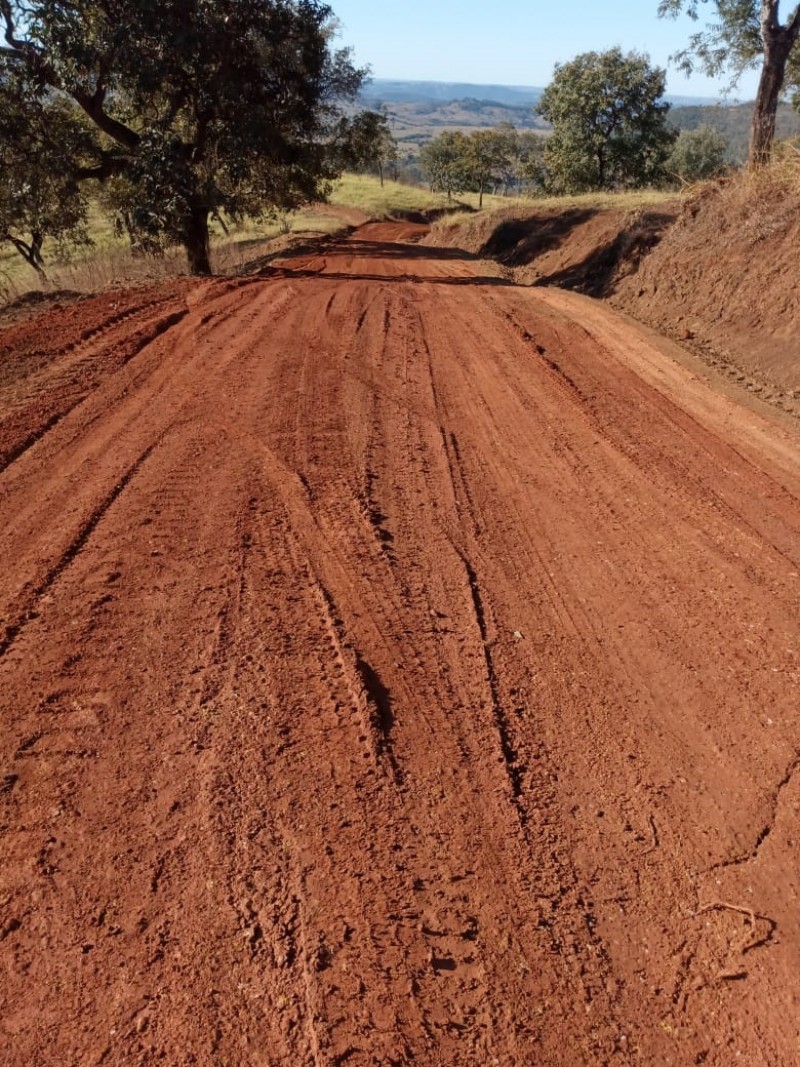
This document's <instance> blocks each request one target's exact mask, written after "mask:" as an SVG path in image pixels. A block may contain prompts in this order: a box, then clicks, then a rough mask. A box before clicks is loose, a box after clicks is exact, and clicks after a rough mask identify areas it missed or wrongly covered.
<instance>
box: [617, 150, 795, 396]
mask: <svg viewBox="0 0 800 1067" xmlns="http://www.w3.org/2000/svg"><path fill="white" fill-rule="evenodd" d="M780 175H781V170H780V168H777V169H776V171H775V172H773V173H772V174H764V175H763V176H761V177H756V178H753V177H752V176H749V177H748V176H745V177H739V178H737V179H735V180H734V181H733V182H729V183H721V184H718V185H714V186H708V187H706V188H704V189H703V190H702V191H701V192H699V193H698V194H697V195H695V196H693V197H691V198H690V199H689V200H688V201H687V203H686V204H685V206H684V209H683V211H682V213H681V215H680V217H679V219H678V220H677V222H676V223H675V225H674V226H673V227H671V229H670V230H669V232H668V233H667V234H666V236H665V237H664V239H663V240H662V241H661V243H660V244H659V245H658V247H657V248H655V249H654V250H653V252H652V253H651V254H650V255H649V256H648V257H647V258H646V259H645V260H644V262H643V263H642V264H641V268H640V270H639V271H638V273H637V274H636V276H635V277H629V278H627V279H624V280H623V281H622V282H621V284H620V285H619V287H618V289H617V292H616V294H615V302H616V303H617V304H618V305H619V306H621V307H623V308H624V309H625V310H627V311H630V312H631V313H633V314H634V315H636V317H637V318H641V319H643V320H645V321H647V322H649V323H650V324H652V325H654V326H656V327H658V328H660V329H662V330H663V331H665V332H667V333H671V334H673V335H675V336H677V337H680V338H684V339H685V340H687V341H691V342H693V343H694V344H696V345H702V346H705V347H706V348H707V349H708V350H709V355H710V358H712V359H714V353H716V354H717V358H716V359H715V362H718V363H720V365H722V366H727V368H728V370H729V372H730V373H731V374H732V375H733V376H734V377H736V378H739V379H740V380H741V381H742V382H743V384H746V385H748V386H749V387H750V388H751V389H753V390H754V391H756V392H759V393H761V394H763V395H764V396H765V398H767V399H774V400H777V401H778V403H782V404H783V406H786V407H796V406H797V405H793V404H792V403H791V401H792V400H793V399H794V400H797V399H800V288H799V287H798V283H797V277H798V275H797V249H798V246H800V193H799V192H797V191H796V190H793V189H792V188H787V187H786V186H784V185H783V184H782V183H781V182H780V180H779V179H780ZM781 393H784V394H786V393H788V396H783V397H781V396H780V395H779V394H781Z"/></svg>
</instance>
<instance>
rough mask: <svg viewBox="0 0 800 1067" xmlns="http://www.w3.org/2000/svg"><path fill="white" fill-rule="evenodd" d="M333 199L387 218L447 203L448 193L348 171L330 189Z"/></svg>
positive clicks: (430, 209)
mask: <svg viewBox="0 0 800 1067" xmlns="http://www.w3.org/2000/svg"><path fill="white" fill-rule="evenodd" d="M330 199H331V203H332V204H334V205H336V204H339V205H341V206H342V207H347V208H353V209H355V210H356V211H361V212H363V213H364V214H365V215H367V216H368V217H369V218H370V219H388V218H391V217H392V215H395V214H397V213H398V212H401V211H436V210H442V209H443V208H446V207H447V197H445V196H441V195H440V194H439V193H431V192H429V191H428V190H427V189H424V188H422V187H420V186H417V185H402V184H401V183H400V182H393V181H388V180H387V181H385V182H384V184H383V185H381V183H380V180H379V179H378V178H373V177H372V176H371V175H369V174H345V175H344V177H342V178H341V179H340V181H338V182H337V183H336V185H335V186H334V188H333V192H332V193H331V198H330Z"/></svg>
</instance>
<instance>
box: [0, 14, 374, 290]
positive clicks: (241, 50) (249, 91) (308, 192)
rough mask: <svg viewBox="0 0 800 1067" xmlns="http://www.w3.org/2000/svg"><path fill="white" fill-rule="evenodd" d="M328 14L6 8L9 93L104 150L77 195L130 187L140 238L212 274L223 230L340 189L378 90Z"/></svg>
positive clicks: (89, 150)
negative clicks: (85, 129)
mask: <svg viewBox="0 0 800 1067" xmlns="http://www.w3.org/2000/svg"><path fill="white" fill-rule="evenodd" d="M331 15H332V13H331V10H330V8H329V7H328V6H327V5H326V4H324V3H320V2H318V0H161V2H159V3H152V2H147V3H129V2H128V0H103V2H102V3H98V2H96V0H0V17H2V21H3V22H4V24H5V39H6V47H4V48H2V49H0V78H7V77H12V76H13V77H17V78H20V79H23V80H24V81H25V84H26V89H27V95H28V99H29V100H30V101H39V102H43V101H44V100H46V99H47V98H48V97H49V96H52V95H53V94H54V93H55V94H57V95H58V97H59V98H60V99H62V100H64V101H69V102H70V103H71V104H72V107H73V112H74V111H77V110H80V111H81V112H82V113H83V114H84V115H85V116H86V117H87V119H88V120H89V125H90V126H91V130H92V133H93V136H92V138H91V143H90V144H89V145H83V146H82V148H83V152H82V153H81V155H80V156H72V158H68V157H67V155H66V154H64V155H63V157H62V162H63V163H64V164H65V175H64V180H67V178H68V177H71V178H72V179H73V180H74V179H75V178H79V179H82V180H85V179H88V178H96V179H99V180H101V181H107V180H109V179H112V178H116V179H119V181H118V184H117V187H116V189H115V192H116V193H117V195H118V196H119V206H120V207H121V209H122V210H123V212H124V213H125V214H126V216H127V218H128V220H129V223H130V225H131V226H132V227H134V228H135V229H136V230H138V231H141V233H142V234H144V235H145V237H146V238H147V239H150V240H153V241H164V242H167V243H169V242H176V243H181V244H183V245H184V246H185V247H186V249H187V252H188V253H189V258H190V264H191V266H192V268H193V269H194V270H195V271H196V272H206V271H207V270H209V262H208V217H209V214H210V213H212V212H215V211H216V212H219V211H225V212H226V213H227V214H228V215H229V216H230V217H231V218H233V219H239V218H242V217H244V216H258V215H260V214H261V213H263V212H265V211H269V210H283V211H285V210H290V209H292V208H294V207H296V206H297V205H299V204H301V203H303V202H307V201H309V200H313V199H315V198H318V197H319V196H320V195H322V194H324V192H325V190H326V188H327V183H328V182H329V181H330V180H331V179H332V178H334V177H335V176H336V173H337V166H338V163H339V159H340V149H341V145H340V144H339V143H338V139H340V138H341V137H342V136H344V135H346V133H347V131H346V129H345V130H343V128H342V125H341V110H340V109H341V103H342V101H344V100H346V99H350V98H353V97H354V96H355V94H356V92H357V90H358V89H359V87H360V85H361V82H362V80H363V71H360V70H358V69H356V68H355V67H354V66H353V64H352V62H351V60H350V56H349V53H348V52H347V51H342V50H335V49H334V48H333V47H332V45H331V39H332V22H331Z"/></svg>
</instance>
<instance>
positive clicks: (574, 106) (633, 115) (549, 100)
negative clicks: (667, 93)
mask: <svg viewBox="0 0 800 1067" xmlns="http://www.w3.org/2000/svg"><path fill="white" fill-rule="evenodd" d="M665 86H666V74H665V72H664V71H663V70H661V69H659V68H657V67H652V66H651V65H650V61H649V59H648V57H647V56H644V55H640V54H638V53H636V52H629V53H623V52H622V50H621V49H620V48H612V49H610V50H609V51H607V52H585V53H584V54H583V55H579V56H577V57H576V58H575V59H573V60H571V61H570V62H569V63H563V64H559V65H558V66H556V69H555V74H554V76H553V80H552V82H551V83H550V85H549V86H548V87H547V89H546V90H545V92H544V94H543V96H542V98H541V100H540V101H539V105H538V111H539V114H540V115H542V116H543V117H544V118H546V119H547V120H548V121H549V122H550V123H551V124H552V127H553V134H552V137H550V138H549V140H548V142H547V148H546V151H545V159H546V162H547V169H548V184H549V185H550V187H551V188H552V190H553V191H554V192H559V193H579V192H585V191H587V190H591V189H613V188H619V187H625V186H642V185H648V184H650V183H652V182H654V181H656V180H657V179H658V178H659V177H660V176H661V173H662V168H663V164H664V160H665V159H666V157H667V155H668V153H669V150H670V147H671V145H672V141H673V140H674V138H675V136H676V135H675V133H674V131H673V130H672V129H671V128H670V127H669V125H668V124H667V112H668V110H669V104H667V103H665V102H664V100H663V96H664V90H665Z"/></svg>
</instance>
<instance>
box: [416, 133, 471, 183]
mask: <svg viewBox="0 0 800 1067" xmlns="http://www.w3.org/2000/svg"><path fill="white" fill-rule="evenodd" d="M468 157H469V143H468V139H467V137H466V136H465V135H464V134H463V133H459V132H458V131H453V130H447V131H445V132H444V133H442V134H441V135H440V136H439V137H437V138H436V139H435V140H433V141H431V142H430V143H429V144H426V145H425V146H424V147H423V148H422V150H421V152H420V154H419V162H420V167H421V169H422V173H423V175H424V177H425V179H426V180H427V182H428V183H429V185H430V187H431V191H432V192H435V193H445V194H446V195H447V199H448V200H451V199H452V198H453V196H454V195H457V194H458V193H463V192H464V190H465V189H466V188H467V187H468V185H469V181H470V173H469V161H468Z"/></svg>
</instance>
